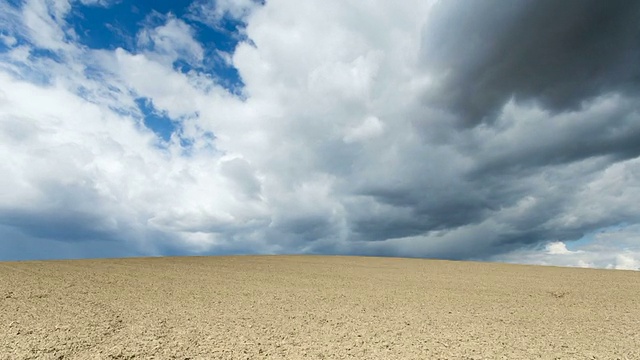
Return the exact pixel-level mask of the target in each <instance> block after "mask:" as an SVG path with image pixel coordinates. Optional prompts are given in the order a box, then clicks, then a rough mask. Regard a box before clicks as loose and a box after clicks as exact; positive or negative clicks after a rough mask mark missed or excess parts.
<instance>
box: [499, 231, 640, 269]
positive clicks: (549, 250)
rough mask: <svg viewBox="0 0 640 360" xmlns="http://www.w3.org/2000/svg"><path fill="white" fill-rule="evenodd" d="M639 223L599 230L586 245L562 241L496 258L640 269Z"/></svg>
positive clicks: (576, 265)
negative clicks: (568, 243) (573, 245)
mask: <svg viewBox="0 0 640 360" xmlns="http://www.w3.org/2000/svg"><path fill="white" fill-rule="evenodd" d="M638 230H639V229H638V226H637V225H632V226H622V227H615V228H609V229H606V230H603V231H600V232H598V233H596V234H595V235H594V236H592V238H591V239H590V240H589V241H587V242H586V243H584V244H579V245H577V246H576V248H575V249H574V250H569V249H568V248H567V245H566V244H565V243H563V242H561V241H555V242H550V243H548V244H546V245H545V246H544V248H541V249H540V248H539V249H527V250H517V251H514V252H512V253H508V254H504V255H500V256H498V257H496V258H494V260H499V261H508V262H518V263H528V264H536V265H555V266H573V267H596V268H605V269H619V270H640V246H639V245H638V244H640V241H639V240H640V238H639V235H640V233H639V232H638Z"/></svg>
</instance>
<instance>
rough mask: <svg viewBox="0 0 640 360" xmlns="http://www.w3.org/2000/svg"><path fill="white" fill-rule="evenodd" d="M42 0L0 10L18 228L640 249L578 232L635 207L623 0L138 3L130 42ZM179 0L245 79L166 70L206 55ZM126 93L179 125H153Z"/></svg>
mask: <svg viewBox="0 0 640 360" xmlns="http://www.w3.org/2000/svg"><path fill="white" fill-rule="evenodd" d="M52 4H54V3H50V2H39V3H38V2H35V1H32V2H29V3H27V4H25V5H24V6H23V7H22V8H20V10H19V11H18V10H15V9H14V8H12V9H13V10H12V11H13V13H12V14H14V15H2V16H4V17H3V18H2V19H6V20H3V21H4V22H5V23H7V24H10V25H11V26H10V28H11V29H12V30H11V31H10V32H7V34H6V35H5V36H7V39H9V37H15V38H20V36H24V37H26V38H28V39H29V40H30V41H29V42H28V44H27V45H25V46H19V45H16V44H15V43H14V42H13V41H11V40H10V39H9V40H5V41H4V42H5V43H6V44H9V45H8V46H9V47H12V48H11V50H9V51H7V52H6V53H5V54H2V57H1V59H2V61H1V63H2V67H0V85H2V86H0V89H13V90H12V91H11V92H8V91H5V93H2V94H0V95H1V96H0V121H1V122H0V125H1V126H0V137H1V138H2V142H0V153H1V154H2V156H3V158H6V159H11V161H7V162H6V163H3V164H1V165H0V166H1V167H2V172H3V174H6V176H3V177H2V179H0V186H2V187H3V188H5V189H11V191H7V192H4V193H3V195H2V196H1V197H0V225H2V229H3V230H2V231H5V232H6V233H7V234H9V233H11V234H13V235H12V236H14V237H15V238H16V239H24V241H28V242H30V243H33V242H34V241H35V240H34V239H41V241H42V242H43V243H46V242H47V241H60V242H64V244H65V245H64V246H62V245H61V248H63V247H64V248H65V249H67V248H68V243H78V244H80V243H83V244H84V243H85V242H91V244H92V245H91V246H88V247H82V246H84V245H78V247H77V248H76V249H81V248H82V249H84V250H82V251H85V252H86V253H88V254H94V253H95V251H97V250H92V249H103V248H106V247H108V246H104V245H102V244H104V243H108V244H113V247H114V248H118V249H128V250H122V252H119V253H131V254H141V253H142V254H144V253H147V254H165V253H184V252H188V253H189V252H195V253H209V252H211V253H233V252H251V253H254V252H257V253H279V252H288V253H300V252H310V253H347V254H369V255H400V256H426V257H442V258H453V259H498V260H502V261H515V262H520V261H522V262H533V263H550V264H559V265H581V264H582V265H585V264H586V265H587V266H602V267H607V266H609V267H619V268H622V267H625V268H633V267H634V266H635V267H637V266H636V265H637V261H638V256H637V253H636V252H634V251H636V250H634V249H633V248H629V247H627V248H621V247H620V246H619V244H620V243H622V242H624V241H625V240H624V237H623V236H615V237H614V236H608V237H607V240H606V241H605V240H602V241H599V242H596V243H597V244H601V245H602V246H604V248H603V249H606V251H605V252H603V254H605V255H603V256H600V255H598V254H599V252H598V251H596V250H595V249H596V248H595V247H593V246H595V245H589V246H591V247H584V248H583V247H580V248H578V249H574V248H572V246H571V243H572V241H575V240H578V239H581V238H583V237H584V236H585V234H591V233H596V232H597V231H598V230H599V229H603V228H608V227H610V226H613V225H617V224H620V223H626V224H630V226H635V224H636V222H637V219H638V218H640V213H639V212H638V211H637V210H636V209H637V207H636V206H635V205H634V204H636V203H637V202H638V201H640V199H638V195H637V194H640V192H638V191H636V190H637V187H638V186H639V185H638V184H640V178H639V176H640V160H639V156H640V147H638V144H637V141H635V139H636V138H637V136H638V135H640V134H639V132H640V128H639V127H638V124H640V119H639V116H640V111H639V110H640V109H639V108H638V106H639V105H638V100H637V89H636V88H637V76H635V75H636V74H635V73H634V71H635V70H634V69H635V68H634V67H632V66H628V64H630V61H631V62H632V61H635V59H636V56H637V55H638V53H639V52H640V48H639V47H638V46H637V44H636V43H633V42H632V41H631V40H629V39H633V38H635V37H637V35H638V34H639V32H638V28H637V26H636V22H635V21H633V22H632V21H631V20H630V19H631V18H632V15H629V14H634V11H636V10H637V7H636V6H635V5H631V4H628V5H627V8H624V7H623V5H622V2H620V3H618V2H613V3H611V4H610V5H607V4H601V3H600V2H597V3H596V2H582V3H571V4H572V5H574V9H578V10H579V11H569V6H568V5H566V4H564V3H562V4H558V3H556V2H550V1H542V2H532V1H518V2H514V3H513V4H509V5H508V6H503V7H497V6H492V5H495V4H492V3H474V4H472V5H468V4H466V3H464V4H463V3H462V2H423V1H414V2H403V3H402V4H390V3H387V2H383V1H380V2H367V3H366V4H365V3H359V2H349V1H306V2H304V4H301V3H300V2H299V1H293V0H272V1H268V2H266V3H264V4H258V3H255V2H230V3H226V2H222V1H218V2H216V4H215V5H212V4H211V3H205V2H200V1H196V2H194V3H193V4H192V5H191V8H190V10H191V15H188V16H190V17H191V18H188V19H181V18H178V17H176V16H175V15H167V14H160V15H157V16H158V19H160V20H161V21H160V22H159V23H154V22H147V23H145V24H144V25H145V26H144V27H143V28H142V29H141V30H140V32H139V35H138V39H139V45H140V48H139V49H138V50H139V51H137V52H133V51H126V50H123V49H115V50H113V51H111V50H90V49H86V48H84V47H82V46H80V45H77V44H75V43H74V41H73V40H74V38H73V31H71V30H72V29H70V28H69V26H68V25H67V24H66V23H65V22H64V21H62V20H60V19H64V16H65V15H64V14H65V12H68V11H69V10H68V7H67V8H65V6H64V4H65V3H64V2H60V3H59V4H58V5H55V6H54V5H52ZM68 4H71V5H68V6H73V3H68ZM596 10H597V11H596ZM623 10H624V11H623ZM27 12H31V13H32V14H35V15H29V16H31V17H32V18H33V19H36V20H38V19H39V20H38V21H36V20H33V19H32V20H29V21H31V22H29V21H27V20H28V19H27V20H25V19H26V17H24V16H23V14H25V13H27ZM58 13H59V14H61V15H56V14H58ZM194 14H195V15H194ZM545 14H553V16H552V17H551V18H550V19H547V16H544V15H545ZM597 14H602V15H601V16H600V15H597ZM194 16H196V17H197V16H200V17H201V18H200V20H199V21H205V20H203V19H205V18H206V19H209V20H207V21H209V22H211V23H215V24H217V25H215V24H214V25H212V26H219V21H221V19H223V18H224V17H225V16H229V17H231V18H235V19H236V21H240V22H243V23H244V24H246V28H245V29H244V30H242V31H243V32H244V34H243V36H241V37H239V38H242V39H244V40H242V41H240V42H239V43H238V45H237V47H236V48H235V50H234V51H233V53H232V55H230V56H229V57H228V58H227V61H228V63H229V64H231V65H233V67H235V68H236V69H237V70H238V72H239V75H240V77H241V79H242V82H243V83H244V87H243V88H242V89H241V92H240V93H239V94H234V93H230V92H229V91H228V90H226V89H225V88H224V87H222V86H221V85H220V84H222V83H223V82H224V81H223V79H220V78H216V77H215V76H210V75H207V74H206V73H205V72H202V71H199V70H198V71H186V72H183V71H180V69H175V68H174V62H175V61H176V60H179V59H181V60H183V61H187V62H190V63H192V64H197V66H201V67H204V66H206V63H207V62H206V60H207V59H206V57H207V54H208V53H209V52H208V50H207V49H205V48H204V45H203V44H200V43H199V42H198V41H197V36H196V35H197V34H196V32H197V28H196V27H194V26H193V24H191V25H190V23H189V21H187V20H189V19H193V17H194ZM16 19H18V20H16ZM543 20H544V21H547V20H549V21H551V22H550V23H549V25H548V26H546V25H545V26H542V23H543ZM190 21H191V20H190ZM34 24H35V25H34ZM451 24H461V26H459V27H454V28H453V29H452V28H451ZM243 27H244V25H243ZM538 28H540V29H543V30H541V31H533V30H532V29H538ZM24 29H32V30H33V29H43V32H42V34H40V35H36V34H34V33H33V32H31V30H29V31H24ZM61 34H62V35H61ZM500 34H502V35H500ZM498 35H499V36H498ZM558 39H559V40H558ZM608 40H612V42H607V41H608ZM613 40H615V41H613ZM545 44H549V46H546V45H545ZM562 44H565V45H566V44H574V46H573V45H572V46H568V45H567V46H564V45H563V46H561V45H562ZM606 44H609V45H606ZM607 46H608V47H610V48H607V49H609V50H610V51H609V50H608V52H607V53H604V52H602V53H601V50H602V48H603V47H607ZM40 48H48V49H55V51H56V52H57V54H58V57H59V58H56V57H46V56H44V57H43V56H33V55H32V53H33V52H34V49H40ZM596 54H597V55H599V56H598V57H594V56H595V55H596ZM592 55H593V56H592ZM60 59H62V60H63V61H62V60H60ZM89 70H90V71H89ZM34 74H39V77H42V78H46V79H47V81H36V79H37V78H38V77H37V76H35V75H34ZM141 97H142V98H146V99H149V101H150V102H151V103H152V104H153V106H154V108H156V109H157V110H158V111H160V112H162V113H163V114H166V116H168V117H169V118H170V119H171V121H172V122H174V123H175V124H176V130H175V132H174V133H173V134H172V136H171V138H170V139H169V141H167V142H163V141H161V140H160V139H158V138H157V136H156V135H155V134H154V133H153V132H152V131H151V130H149V129H147V128H146V127H145V126H144V121H143V117H144V114H143V113H142V111H141V110H140V109H138V108H137V105H136V102H135V101H136V99H138V98H141ZM33 99H37V106H33ZM461 124H462V125H466V126H461ZM70 229H75V230H73V231H71V230H70ZM625 236H630V237H632V236H633V234H631V233H625ZM596 243H594V244H596ZM48 244H50V243H48ZM96 244H97V245H96ZM604 244H607V245H604ZM544 246H547V247H544ZM585 246H586V245H585ZM78 251H80V250H78ZM82 251H80V252H82ZM34 256H35V255H34Z"/></svg>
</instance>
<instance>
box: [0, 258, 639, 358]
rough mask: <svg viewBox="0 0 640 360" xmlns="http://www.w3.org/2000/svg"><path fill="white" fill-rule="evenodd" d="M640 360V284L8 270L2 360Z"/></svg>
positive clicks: (160, 269)
mask: <svg viewBox="0 0 640 360" xmlns="http://www.w3.org/2000/svg"><path fill="white" fill-rule="evenodd" d="M151 358H156V359H174V358H175V359H261V358H266V359H300V358H309V359H348V358H354V359H640V272H632V271H610V270H592V269H570V268H556V267H537V266H519V265H507V264H491V263H474V262H449V261H433V260H419V259H395V258H366V257H338V256H335V257H334V256H236V257H185V258H145V259H108V260H74V261H38V262H35V261H34V262H0V359H151Z"/></svg>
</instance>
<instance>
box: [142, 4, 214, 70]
mask: <svg viewBox="0 0 640 360" xmlns="http://www.w3.org/2000/svg"><path fill="white" fill-rule="evenodd" d="M193 36H194V33H193V29H192V28H191V27H190V26H189V25H188V24H187V23H185V22H184V21H182V20H180V19H176V18H175V17H174V16H173V15H170V16H168V17H167V19H166V22H165V24H164V25H160V26H157V27H153V28H149V27H148V28H144V29H142V30H141V31H140V32H139V33H138V47H139V48H140V49H145V53H146V54H147V56H149V57H151V58H153V59H154V60H156V61H159V62H161V63H165V64H168V65H170V64H172V63H173V62H174V61H176V60H178V59H182V60H185V61H187V62H188V63H190V64H192V65H199V64H200V63H201V62H202V59H203V57H204V49H203V48H202V45H200V43H198V42H197V41H196V40H195V39H194V38H193Z"/></svg>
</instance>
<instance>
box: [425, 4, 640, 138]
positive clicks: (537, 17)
mask: <svg viewBox="0 0 640 360" xmlns="http://www.w3.org/2000/svg"><path fill="white" fill-rule="evenodd" d="M638 18H640V4H639V3H638V2H635V1H627V0H614V1H606V2H603V1H598V0H586V1H585V0H570V1H553V0H542V1H534V0H531V1H529V0H522V1H510V2H508V3H505V2H502V1H482V2H472V3H469V2H466V1H448V2H443V3H442V4H440V6H437V7H436V10H435V13H434V14H433V16H432V17H431V19H432V21H430V22H428V25H427V26H426V27H425V29H424V30H423V35H424V40H423V50H422V54H423V57H424V61H425V66H427V67H429V68H431V69H437V71H439V72H442V73H444V75H443V79H442V80H443V83H442V85H441V87H439V88H438V89H437V90H436V92H435V93H434V94H431V96H430V97H431V98H432V99H434V100H436V101H437V102H438V103H439V104H441V106H444V107H446V108H448V109H450V110H453V111H455V112H456V113H457V114H459V115H460V117H461V118H462V122H463V123H464V124H466V125H476V124H479V123H481V122H483V121H489V122H490V121H491V120H492V118H493V117H494V116H495V115H496V112H497V111H499V109H500V108H501V107H502V105H503V104H504V103H505V102H507V101H508V100H509V99H511V98H514V99H516V100H517V101H537V102H539V103H541V104H542V106H544V107H545V108H546V109H548V110H550V111H554V112H560V111H569V110H576V109H579V108H580V107H581V106H583V103H584V101H588V100H590V99H592V98H594V97H597V96H600V95H602V94H606V93H610V92H616V93H625V94H627V93H628V94H636V93H637V91H638V89H639V86H640V69H639V68H638V66H637V65H636V64H638V63H639V62H640V42H639V40H638V39H639V38H640V23H639V22H638Z"/></svg>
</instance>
